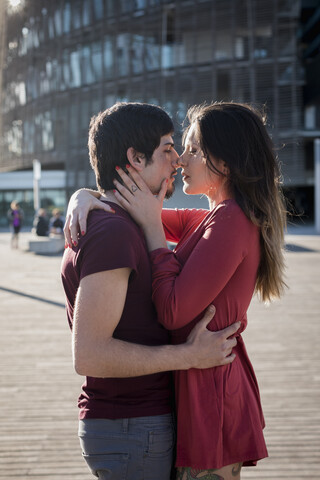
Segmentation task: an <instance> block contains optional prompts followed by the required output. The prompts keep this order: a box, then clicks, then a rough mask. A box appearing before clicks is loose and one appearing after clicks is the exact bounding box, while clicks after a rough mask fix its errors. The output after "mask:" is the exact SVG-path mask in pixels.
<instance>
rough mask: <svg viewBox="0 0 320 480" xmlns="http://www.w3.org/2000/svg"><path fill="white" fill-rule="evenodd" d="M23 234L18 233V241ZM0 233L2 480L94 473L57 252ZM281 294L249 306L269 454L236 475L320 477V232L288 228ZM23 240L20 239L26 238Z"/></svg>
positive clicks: (55, 479) (86, 479) (265, 479)
mask: <svg viewBox="0 0 320 480" xmlns="http://www.w3.org/2000/svg"><path fill="white" fill-rule="evenodd" d="M27 237H28V234H22V244H23V242H26V239H27ZM9 238H10V237H9V234H8V233H1V234H0V248H1V263H0V265H1V267H0V268H1V279H0V329H1V343H0V345H1V348H0V368H1V384H0V391H1V407H0V479H4V478H5V479H10V480H21V479H25V480H39V479H41V480H61V479H62V478H63V479H68V478H70V479H71V478H72V479H73V480H90V479H91V478H93V477H92V476H91V475H90V473H89V471H88V470H87V467H86V465H85V463H84V461H83V460H82V458H81V454H80V448H79V445H78V439H77V406H76V399H77V396H78V393H79V390H80V385H81V383H82V379H81V378H80V377H78V376H77V375H76V374H75V373H74V371H73V368H72V365H71V348H70V333H69V330H68V327H67V321H66V316H65V311H64V306H63V304H64V297H63V292H62V288H61V284H60V276H59V268H60V262H61V257H60V256H53V257H44V256H36V255H34V254H31V253H26V252H24V251H21V250H20V251H14V250H10V246H9ZM287 243H288V245H289V248H290V251H289V252H288V253H287V255H286V258H287V265H288V271H287V282H288V285H289V287H290V289H289V290H288V291H287V293H286V295H285V296H284V298H283V300H282V301H281V302H277V303H275V304H273V305H271V306H270V307H268V308H266V307H264V306H262V305H261V304H259V303H258V302H257V301H256V300H255V301H254V302H253V304H252V306H251V307H250V312H249V327H248V330H247V332H246V334H245V340H246V344H247V348H248V351H249V354H250V356H251V359H252V362H253V364H254V367H255V371H256V373H257V377H258V381H259V384H260V388H261V395H262V402H263V407H264V412H265V417H266V423H267V428H266V430H265V435H266V439H267V444H268V448H269V455H270V457H269V458H268V459H266V460H263V461H262V462H260V464H259V466H258V467H257V468H248V469H244V471H243V474H242V479H243V480H246V479H259V480H274V479H276V480H282V479H290V480H293V479H297V480H298V479H299V480H301V479H308V480H316V479H317V480H318V479H320V361H319V360H320V348H319V341H320V237H319V236H313V235H309V236H299V235H294V236H293V235H292V236H291V235H289V236H287ZM22 246H23V247H24V245H22Z"/></svg>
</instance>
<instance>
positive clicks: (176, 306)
mask: <svg viewBox="0 0 320 480" xmlns="http://www.w3.org/2000/svg"><path fill="white" fill-rule="evenodd" d="M248 222H249V221H248V220H247V219H246V218H245V217H244V215H243V214H242V212H241V213H240V214H239V208H236V209H234V208H233V209H228V212H227V211H224V208H220V209H219V210H218V211H217V212H216V214H215V215H213V217H212V219H211V221H210V222H208V225H207V226H206V228H205V230H204V232H203V235H202V237H201V238H200V239H199V241H198V243H197V244H196V246H195V248H194V249H193V251H192V252H191V254H190V256H189V258H188V259H187V261H186V263H185V264H184V265H183V266H182V265H181V264H180V262H179V257H178V255H177V254H175V253H174V252H172V251H170V250H167V249H165V248H160V249H157V250H154V251H152V252H151V253H150V258H151V262H152V276H153V285H152V287H153V301H154V304H155V306H156V309H157V313H158V320H159V321H160V322H161V323H162V324H163V325H164V326H165V327H166V328H167V329H169V330H174V329H178V328H181V327H183V326H185V325H187V324H188V323H190V322H191V321H192V320H193V319H194V318H196V317H197V316H198V315H199V314H200V313H201V312H202V311H203V310H204V309H205V308H206V307H207V306H208V305H209V304H210V303H211V302H212V301H213V300H214V299H215V297H216V296H217V295H218V294H219V293H220V292H221V290H222V289H223V288H224V287H225V285H226V284H227V282H228V281H229V279H230V278H231V277H232V275H233V274H234V272H235V270H236V269H237V267H238V266H239V264H240V263H241V262H242V260H243V258H244V257H245V256H246V254H247V248H248V247H247V245H248V235H247V234H246V232H247V231H248Z"/></svg>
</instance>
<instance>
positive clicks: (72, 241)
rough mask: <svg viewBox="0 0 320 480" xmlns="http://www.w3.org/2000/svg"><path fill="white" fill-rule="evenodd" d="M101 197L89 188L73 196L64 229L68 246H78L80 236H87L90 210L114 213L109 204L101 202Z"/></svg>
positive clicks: (82, 189)
mask: <svg viewBox="0 0 320 480" xmlns="http://www.w3.org/2000/svg"><path fill="white" fill-rule="evenodd" d="M100 197H101V195H100V193H99V192H98V191H96V190H90V189H87V188H81V189H80V190H77V191H76V192H74V193H73V194H72V196H71V198H70V200H69V204H68V210H67V215H66V222H65V225H64V229H63V232H64V236H65V240H66V244H67V246H69V247H71V246H72V245H76V244H77V241H78V237H79V235H80V234H81V235H85V233H86V230H87V217H88V214H89V212H90V210H94V209H96V208H97V209H101V210H105V211H106V212H113V213H114V210H113V209H112V208H111V207H110V206H109V205H108V204H107V203H104V202H101V201H100Z"/></svg>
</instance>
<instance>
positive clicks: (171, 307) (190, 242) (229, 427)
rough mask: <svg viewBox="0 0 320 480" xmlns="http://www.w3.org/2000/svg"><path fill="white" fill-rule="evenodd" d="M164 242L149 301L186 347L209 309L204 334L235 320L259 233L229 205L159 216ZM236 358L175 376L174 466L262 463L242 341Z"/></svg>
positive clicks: (247, 297) (240, 314)
mask: <svg viewBox="0 0 320 480" xmlns="http://www.w3.org/2000/svg"><path fill="white" fill-rule="evenodd" d="M163 222H164V226H165V230H166V235H167V239H168V240H171V241H179V243H178V245H177V247H176V249H175V251H174V252H172V251H170V250H167V249H164V248H161V249H157V250H154V251H153V252H151V253H150V256H151V261H152V265H153V300H154V303H155V305H156V308H157V311H158V316H159V321H160V322H161V323H162V324H163V325H164V326H165V327H166V328H168V329H170V330H171V333H172V343H174V344H179V343H182V342H184V341H185V340H186V338H187V337H188V334H189V333H190V331H191V329H192V328H193V326H194V325H195V323H197V322H198V321H199V319H201V318H202V316H203V313H204V311H205V309H206V308H207V307H208V305H209V304H211V303H213V304H214V305H215V307H216V314H215V317H214V318H213V320H212V321H211V322H210V324H209V329H210V330H220V329H222V328H225V327H227V326H228V325H231V324H232V323H234V322H236V321H238V320H239V321H241V323H242V325H241V328H240V330H239V332H240V333H241V332H242V331H243V330H244V329H245V328H246V325H247V309H248V307H249V304H250V301H251V298H252V296H253V293H254V289H255V282H256V275H257V269H258V266H259V261H260V232H259V229H258V228H257V227H256V226H254V225H253V224H252V222H251V221H250V220H248V219H247V217H246V216H245V215H244V213H243V212H242V210H241V209H240V207H239V206H238V205H237V203H236V202H235V201H234V200H227V201H225V202H223V203H221V204H219V205H218V206H217V207H216V208H215V209H214V210H213V211H211V212H208V211H205V210H166V211H164V212H163ZM237 338H238V343H237V346H236V347H235V349H234V352H235V353H236V359H235V360H234V362H233V363H231V364H230V365H226V366H221V367H215V368H209V369H204V370H198V369H191V370H186V371H177V372H176V373H175V389H176V408H177V435H178V438H177V459H176V466H180V467H181V466H185V467H192V468H197V469H214V468H221V467H223V466H225V465H230V464H233V463H237V462H243V464H244V465H255V464H256V462H257V460H259V459H262V458H264V457H267V456H268V453H267V449H266V445H265V441H264V437H263V428H264V418H263V413H262V409H261V403H260V395H259V389H258V384H257V381H256V377H255V374H254V371H253V368H252V365H251V363H250V360H249V358H248V355H247V352H246V349H245V345H244V343H243V339H242V337H241V335H239V336H238V334H237Z"/></svg>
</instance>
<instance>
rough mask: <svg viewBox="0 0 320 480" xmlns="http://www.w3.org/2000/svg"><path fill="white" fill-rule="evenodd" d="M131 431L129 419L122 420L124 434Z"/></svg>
mask: <svg viewBox="0 0 320 480" xmlns="http://www.w3.org/2000/svg"><path fill="white" fill-rule="evenodd" d="M128 430H129V418H123V419H122V432H123V433H128Z"/></svg>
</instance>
